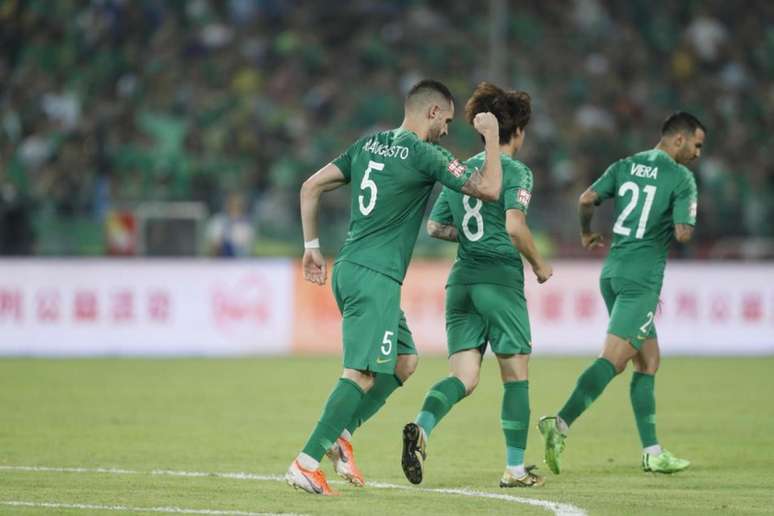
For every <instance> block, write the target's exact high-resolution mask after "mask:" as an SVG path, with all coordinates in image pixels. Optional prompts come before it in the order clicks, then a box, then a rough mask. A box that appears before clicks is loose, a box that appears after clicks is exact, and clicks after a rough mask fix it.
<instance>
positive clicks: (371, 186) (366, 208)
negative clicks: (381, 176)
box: [357, 161, 384, 217]
mask: <svg viewBox="0 0 774 516" xmlns="http://www.w3.org/2000/svg"><path fill="white" fill-rule="evenodd" d="M372 170H379V171H381V170H384V163H377V162H376V161H369V162H368V168H367V169H366V171H365V174H363V180H362V181H360V190H361V191H363V193H365V190H369V191H370V195H369V196H368V204H366V203H365V202H364V201H365V195H363V194H362V193H361V194H360V195H358V196H357V200H358V205H359V206H360V213H362V214H363V215H365V216H366V217H367V216H368V215H370V214H371V212H372V211H374V207H375V206H376V197H377V195H378V194H379V190H378V189H377V188H376V183H375V182H374V181H373V179H371V176H370V174H371V171H372Z"/></svg>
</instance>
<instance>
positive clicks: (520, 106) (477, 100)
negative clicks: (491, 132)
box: [465, 82, 532, 145]
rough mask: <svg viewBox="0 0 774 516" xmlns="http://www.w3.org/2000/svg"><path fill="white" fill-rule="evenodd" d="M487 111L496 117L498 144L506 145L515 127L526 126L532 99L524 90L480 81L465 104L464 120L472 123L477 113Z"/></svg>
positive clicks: (530, 113) (522, 127)
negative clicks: (510, 89)
mask: <svg viewBox="0 0 774 516" xmlns="http://www.w3.org/2000/svg"><path fill="white" fill-rule="evenodd" d="M487 111H489V112H490V113H492V114H493V115H494V116H495V117H497V122H498V123H499V125H500V144H501V145H506V144H508V143H509V142H510V141H511V138H512V137H513V135H514V134H516V130H517V129H521V130H524V128H525V127H527V124H528V123H529V119H530V116H532V99H531V98H530V96H529V94H528V93H527V92H525V91H504V90H503V89H501V88H498V87H497V86H495V85H494V84H492V83H491V82H482V83H479V85H478V86H476V89H475V90H474V91H473V95H471V96H470V98H469V99H468V102H467V103H466V104H465V120H467V121H468V123H470V124H473V119H474V118H475V116H476V115H477V114H478V113H485V112H487Z"/></svg>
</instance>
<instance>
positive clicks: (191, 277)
mask: <svg viewBox="0 0 774 516" xmlns="http://www.w3.org/2000/svg"><path fill="white" fill-rule="evenodd" d="M601 265H602V264H601V261H600V262H575V261H561V262H556V263H554V271H555V273H554V276H553V278H551V280H550V281H549V282H548V283H546V284H544V285H538V284H537V283H536V282H535V280H534V277H533V275H532V272H531V271H530V270H529V267H528V266H527V267H526V269H527V270H526V277H527V281H526V289H527V292H526V294H527V302H528V306H529V316H530V322H531V327H532V341H533V349H534V352H535V353H536V354H543V353H555V354H596V353H598V352H599V350H600V349H601V346H602V342H603V340H604V337H605V333H606V328H607V321H608V316H607V311H606V309H605V306H604V302H603V301H602V297H601V295H600V294H599V286H598V282H599V279H598V278H599V271H600V268H601ZM449 267H450V264H448V263H442V262H426V261H424V262H423V261H417V262H416V263H414V264H412V265H411V267H410V268H409V275H408V277H407V278H406V282H405V283H404V286H403V295H402V306H403V309H404V310H405V312H406V317H407V319H408V323H409V327H410V328H411V330H412V331H413V333H414V339H415V341H416V343H417V347H418V349H419V352H420V353H423V354H425V353H444V352H445V350H446V336H445V333H444V288H443V285H444V282H445V279H446V275H447V273H448V270H449ZM312 294H313V295H312ZM661 301H662V302H661V306H660V309H659V311H658V313H657V316H656V328H657V331H658V335H659V342H660V345H661V349H662V352H664V353H665V354H676V353H677V354H696V355H715V354H728V355H743V354H772V353H774V265H769V264H711V263H697V262H677V263H674V262H673V263H671V264H669V265H668V266H667V273H666V278H665V280H664V288H663V291H662V293H661ZM340 321H341V319H340V316H339V313H338V310H337V309H336V305H335V302H334V301H333V297H332V295H331V292H330V285H327V286H326V287H323V288H319V287H316V286H311V287H309V286H308V284H306V283H304V282H303V281H302V280H301V269H300V266H299V264H298V263H296V262H292V261H290V260H269V261H262V260H261V261H259V260H256V261H210V260H113V259H109V260H81V259H72V260H0V355H49V356H77V355H119V356H123V355H162V356H163V355H238V354H289V353H292V352H296V353H331V354H340V353H341V335H340V328H341V322H340ZM302 330H304V331H302Z"/></svg>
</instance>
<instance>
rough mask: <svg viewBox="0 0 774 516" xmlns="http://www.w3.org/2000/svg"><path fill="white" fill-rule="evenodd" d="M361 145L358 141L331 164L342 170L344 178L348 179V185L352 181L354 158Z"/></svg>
mask: <svg viewBox="0 0 774 516" xmlns="http://www.w3.org/2000/svg"><path fill="white" fill-rule="evenodd" d="M360 143H361V141H360V140H358V141H356V142H355V143H354V144H352V145H351V146H350V147H349V148H348V149H347V150H345V151H344V152H342V153H341V154H339V156H338V157H337V158H336V159H334V160H333V161H331V163H333V164H334V165H336V166H337V167H339V170H341V173H342V174H344V177H345V178H346V179H347V183H349V182H350V180H351V179H352V158H353V156H354V155H355V151H356V150H357V149H358V147H359V145H360Z"/></svg>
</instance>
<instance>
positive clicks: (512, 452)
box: [500, 380, 530, 474]
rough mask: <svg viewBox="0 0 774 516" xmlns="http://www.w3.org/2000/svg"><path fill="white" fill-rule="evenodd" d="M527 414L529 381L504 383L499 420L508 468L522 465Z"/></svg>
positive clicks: (527, 423) (527, 422)
mask: <svg viewBox="0 0 774 516" xmlns="http://www.w3.org/2000/svg"><path fill="white" fill-rule="evenodd" d="M529 415H530V411H529V382H528V381H527V380H524V381H521V382H506V383H504V384H503V406H502V410H501V412H500V421H501V423H502V428H503V434H505V460H506V466H507V467H508V468H517V467H518V466H522V467H523V466H524V450H525V449H526V448H527V433H528V432H529ZM522 474H523V473H522Z"/></svg>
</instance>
